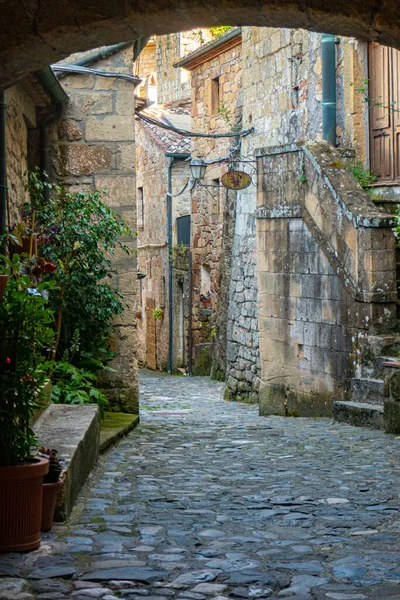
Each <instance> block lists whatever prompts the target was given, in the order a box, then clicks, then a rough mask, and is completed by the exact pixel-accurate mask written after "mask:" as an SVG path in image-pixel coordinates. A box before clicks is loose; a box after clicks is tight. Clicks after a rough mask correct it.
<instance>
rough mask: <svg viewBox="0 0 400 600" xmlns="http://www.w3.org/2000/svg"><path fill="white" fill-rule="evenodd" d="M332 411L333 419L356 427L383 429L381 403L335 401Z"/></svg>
mask: <svg viewBox="0 0 400 600" xmlns="http://www.w3.org/2000/svg"><path fill="white" fill-rule="evenodd" d="M332 412H333V416H334V418H335V420H336V421H339V422H342V423H348V424H349V425H355V426H356V427H370V428H371V429H384V420H383V406H382V405H381V404H368V403H367V402H339V401H336V402H334V403H333V407H332Z"/></svg>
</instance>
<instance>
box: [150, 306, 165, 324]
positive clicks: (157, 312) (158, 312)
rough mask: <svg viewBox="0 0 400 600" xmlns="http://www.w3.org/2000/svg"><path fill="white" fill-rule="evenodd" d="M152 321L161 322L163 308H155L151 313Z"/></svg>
mask: <svg viewBox="0 0 400 600" xmlns="http://www.w3.org/2000/svg"><path fill="white" fill-rule="evenodd" d="M152 315H153V319H155V320H156V321H162V320H163V318H164V309H163V308H155V309H154V310H153V312H152Z"/></svg>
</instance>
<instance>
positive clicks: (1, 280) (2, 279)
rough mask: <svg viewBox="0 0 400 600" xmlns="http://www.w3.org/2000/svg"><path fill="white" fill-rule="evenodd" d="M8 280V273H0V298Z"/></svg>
mask: <svg viewBox="0 0 400 600" xmlns="http://www.w3.org/2000/svg"><path fill="white" fill-rule="evenodd" d="M7 281H8V275H0V298H2V297H3V294H4V292H5V290H6V286H7Z"/></svg>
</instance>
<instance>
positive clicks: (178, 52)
mask: <svg viewBox="0 0 400 600" xmlns="http://www.w3.org/2000/svg"><path fill="white" fill-rule="evenodd" d="M210 39H211V34H210V32H209V31H208V30H207V29H194V30H192V31H182V32H180V33H171V34H169V35H163V36H159V37H157V38H156V40H157V79H158V102H159V103H160V104H168V103H170V102H175V101H176V100H180V99H182V98H189V97H190V89H191V84H190V73H189V72H188V71H185V70H183V69H175V68H174V63H175V62H177V61H178V60H179V59H180V58H182V56H186V54H188V53H189V52H192V51H193V50H195V49H196V48H198V47H199V46H201V45H202V44H204V43H206V42H208V41H209V40H210Z"/></svg>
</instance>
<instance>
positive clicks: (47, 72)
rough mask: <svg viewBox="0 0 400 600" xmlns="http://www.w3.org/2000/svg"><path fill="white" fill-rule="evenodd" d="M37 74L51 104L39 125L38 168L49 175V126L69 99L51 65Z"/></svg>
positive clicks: (44, 194) (46, 196)
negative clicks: (49, 109)
mask: <svg viewBox="0 0 400 600" xmlns="http://www.w3.org/2000/svg"><path fill="white" fill-rule="evenodd" d="M37 76H38V78H39V80H40V82H41V84H42V86H43V87H44V89H45V90H46V91H47V93H48V94H49V96H50V98H51V100H52V102H53V104H54V105H55V106H53V110H52V111H51V112H50V113H49V114H47V115H46V116H45V117H44V118H42V119H41V121H40V123H39V127H40V170H41V172H42V173H43V172H45V173H46V174H47V176H48V177H49V176H50V170H51V145H50V136H49V126H50V125H51V124H52V123H54V122H55V121H59V120H60V119H62V117H63V115H64V112H65V107H66V104H67V102H68V100H69V98H68V95H67V93H66V92H65V91H64V89H63V88H62V86H61V84H60V82H59V81H58V79H57V77H56V76H55V75H54V73H53V71H52V69H51V67H46V68H45V69H42V70H41V71H38V72H37ZM43 196H44V199H45V200H46V201H47V200H49V197H50V190H49V189H48V188H47V187H45V188H44V190H43Z"/></svg>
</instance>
